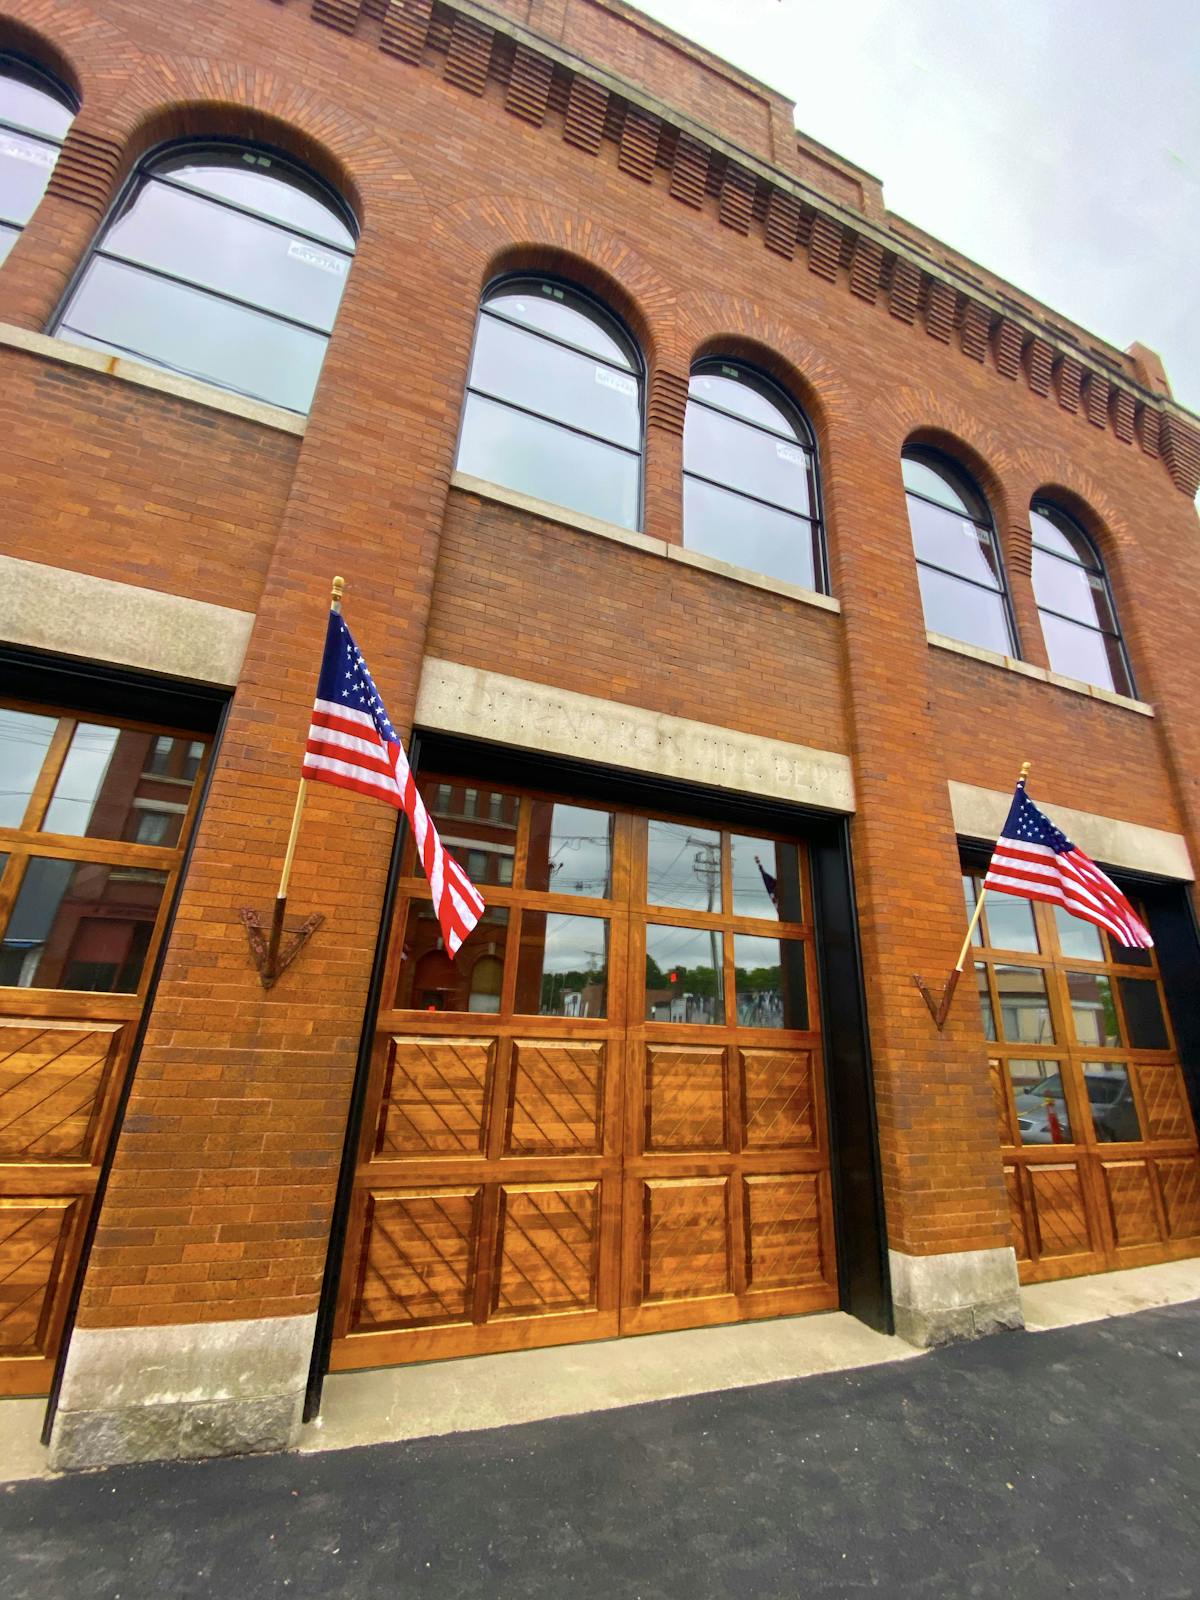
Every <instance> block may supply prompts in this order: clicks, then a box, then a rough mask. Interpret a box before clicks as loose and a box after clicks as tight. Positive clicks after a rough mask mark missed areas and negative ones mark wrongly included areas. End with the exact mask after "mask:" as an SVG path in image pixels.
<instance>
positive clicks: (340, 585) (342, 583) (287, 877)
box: [262, 577, 346, 983]
mask: <svg viewBox="0 0 1200 1600" xmlns="http://www.w3.org/2000/svg"><path fill="white" fill-rule="evenodd" d="M345 587H346V580H345V579H344V578H340V577H338V578H334V580H333V590H332V593H331V595H330V598H329V609H330V611H332V612H334V613H335V615H336V614H337V613H339V612H340V611H341V609H342V591H343V590H344V589H345ZM307 794H308V779H307V778H301V779H300V784H299V787H298V788H297V790H296V805H295V809H294V810H293V812H292V831H291V833H290V834H289V835H288V842H287V850H286V852H285V853H284V857H283V870H282V872H281V873H280V874H279V890H278V892H277V894H276V896H275V910H274V912H273V913H272V916H271V933H270V937H269V939H268V941H267V953H266V958H265V960H264V962H263V968H262V976H263V980H264V982H268V983H274V981H275V979H276V978H277V977H278V976H279V941H280V939H281V938H282V937H283V917H284V912H285V911H286V909H287V897H288V885H289V883H290V882H291V878H292V861H293V859H294V858H295V854H296V840H297V839H298V838H299V837H300V819H301V817H302V816H303V815H304V801H305V797H306V796H307Z"/></svg>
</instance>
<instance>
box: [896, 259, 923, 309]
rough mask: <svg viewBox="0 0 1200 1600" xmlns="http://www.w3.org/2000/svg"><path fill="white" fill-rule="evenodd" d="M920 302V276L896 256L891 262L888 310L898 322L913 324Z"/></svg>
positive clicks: (910, 263)
mask: <svg viewBox="0 0 1200 1600" xmlns="http://www.w3.org/2000/svg"><path fill="white" fill-rule="evenodd" d="M920 302H921V274H920V273H919V272H918V271H917V269H916V267H914V266H913V264H912V262H911V261H904V260H903V259H901V257H899V256H896V257H895V258H894V259H893V261H892V282H891V288H890V291H889V293H888V310H889V311H890V312H891V314H892V316H894V317H895V318H896V319H897V320H898V321H900V322H915V321H916V320H917V307H918V305H919V304H920Z"/></svg>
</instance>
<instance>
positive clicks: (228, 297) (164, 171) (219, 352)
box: [56, 144, 355, 412]
mask: <svg viewBox="0 0 1200 1600" xmlns="http://www.w3.org/2000/svg"><path fill="white" fill-rule="evenodd" d="M354 242H355V227H354V219H353V217H352V216H351V215H350V212H349V211H348V210H347V208H346V207H345V206H344V205H343V204H342V202H341V201H340V200H339V199H338V197H337V196H336V195H335V194H334V193H333V192H332V191H331V190H329V189H327V188H326V187H325V185H324V184H323V183H321V182H320V180H319V179H317V178H315V177H313V176H312V175H311V174H310V173H308V172H305V171H303V170H302V169H301V168H299V167H297V166H295V165H293V163H292V162H290V161H288V160H287V159H286V158H285V157H283V156H280V155H277V154H275V153H274V152H272V151H267V150H262V149H260V148H258V147H250V146H247V145H239V144H205V145H196V144H193V145H186V146H176V147H175V148H174V149H172V150H168V151H165V152H163V151H160V152H159V153H158V154H157V155H153V156H150V157H149V158H148V159H147V160H145V161H143V162H142V163H141V165H140V166H139V167H138V169H137V171H136V172H135V173H134V176H133V179H132V181H131V182H130V184H129V186H128V187H127V189H126V190H125V192H124V194H123V195H122V197H121V199H120V201H119V202H118V204H117V206H116V207H115V208H114V210H113V212H112V213H111V215H110V216H109V218H108V220H107V222H106V223H105V225H104V227H103V228H102V229H101V231H100V233H99V234H98V235H97V237H96V241H95V243H94V244H93V246H92V250H91V254H90V255H89V257H88V259H87V262H86V264H85V266H84V268H83V271H82V273H81V274H80V275H79V277H78V279H77V281H76V283H75V285H74V287H73V289H72V290H71V293H70V295H69V297H68V299H67V303H66V305H65V306H64V308H63V310H62V312H61V313H60V316H59V319H58V323H57V327H56V331H57V332H58V333H59V334H61V335H62V336H63V337H64V338H69V339H72V340H74V341H75V342H76V343H78V344H87V345H94V346H95V347H96V348H97V349H99V350H108V351H111V352H113V353H114V354H116V355H122V356H129V357H131V358H132V359H133V360H135V361H144V362H147V363H148V364H149V365H150V366H154V367H164V368H166V370H167V371H169V372H177V373H180V374H182V375H183V376H185V377H189V378H199V379H201V380H203V381H204V382H205V383H215V384H218V385H220V387H221V388H223V389H232V390H233V391H234V392H235V393H237V394H244V395H248V396H249V397H250V398H251V399H254V400H265V401H267V402H269V403H270V404H271V405H277V406H285V407H287V409H288V410H290V411H301V412H304V411H307V410H308V408H309V406H310V405H311V403H312V397H313V390H314V389H315V388H316V383H317V377H318V375H319V373H320V371H321V363H322V361H323V360H324V358H325V347H326V345H327V344H328V342H329V333H330V330H331V329H332V327H333V321H334V318H335V317H336V316H337V309H338V304H339V302H340V301H341V298H342V290H343V289H344V288H345V285H346V275H347V273H348V272H349V270H350V263H351V258H352V256H353V253H354Z"/></svg>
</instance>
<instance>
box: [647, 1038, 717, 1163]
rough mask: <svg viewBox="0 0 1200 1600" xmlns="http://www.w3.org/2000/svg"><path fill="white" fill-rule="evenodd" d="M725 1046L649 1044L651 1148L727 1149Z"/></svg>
mask: <svg viewBox="0 0 1200 1600" xmlns="http://www.w3.org/2000/svg"><path fill="white" fill-rule="evenodd" d="M727 1143H728V1140H727V1133H726V1120H725V1052H724V1050H723V1049H715V1050H704V1049H702V1048H701V1047H700V1046H699V1045H691V1046H689V1045H649V1046H647V1048H646V1149H647V1150H724V1149H725V1148H726V1145H727Z"/></svg>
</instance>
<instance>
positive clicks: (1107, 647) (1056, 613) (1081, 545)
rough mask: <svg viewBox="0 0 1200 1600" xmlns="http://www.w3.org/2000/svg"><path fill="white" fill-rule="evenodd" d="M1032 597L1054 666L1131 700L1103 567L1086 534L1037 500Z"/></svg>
mask: <svg viewBox="0 0 1200 1600" xmlns="http://www.w3.org/2000/svg"><path fill="white" fill-rule="evenodd" d="M1029 525H1030V527H1031V528H1032V530H1033V592H1034V595H1035V596H1036V598H1037V603H1038V612H1039V614H1040V616H1041V619H1042V633H1043V635H1044V637H1045V640H1046V650H1047V652H1048V654H1049V656H1050V665H1051V667H1053V669H1054V671H1055V672H1061V673H1063V674H1064V675H1065V676H1066V677H1068V678H1080V679H1082V681H1083V682H1084V683H1094V684H1096V685H1097V686H1098V687H1099V688H1101V689H1112V690H1114V691H1115V692H1116V693H1117V694H1132V693H1133V679H1132V677H1131V675H1130V671H1129V661H1128V659H1127V657H1126V654H1125V645H1124V642H1123V641H1122V639H1121V629H1120V627H1119V626H1118V623H1117V611H1116V607H1115V606H1114V605H1113V598H1112V591H1111V589H1110V588H1109V586H1108V577H1107V575H1106V573H1105V571H1104V563H1103V562H1102V561H1101V560H1100V557H1099V555H1098V554H1097V553H1096V549H1095V546H1094V545H1093V544H1092V541H1091V540H1090V539H1089V538H1088V536H1087V534H1086V533H1084V531H1083V529H1082V528H1081V527H1080V526H1079V525H1078V523H1076V522H1074V521H1073V520H1072V519H1071V518H1070V517H1068V516H1067V514H1066V512H1065V511H1060V510H1059V509H1058V507H1057V506H1052V505H1049V504H1047V503H1046V502H1045V501H1042V500H1035V501H1034V503H1033V505H1032V507H1031V508H1030V516H1029Z"/></svg>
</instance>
